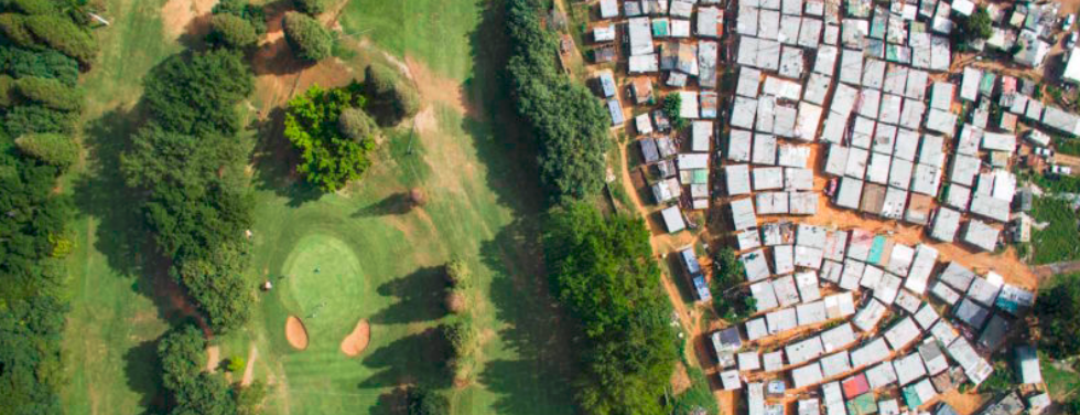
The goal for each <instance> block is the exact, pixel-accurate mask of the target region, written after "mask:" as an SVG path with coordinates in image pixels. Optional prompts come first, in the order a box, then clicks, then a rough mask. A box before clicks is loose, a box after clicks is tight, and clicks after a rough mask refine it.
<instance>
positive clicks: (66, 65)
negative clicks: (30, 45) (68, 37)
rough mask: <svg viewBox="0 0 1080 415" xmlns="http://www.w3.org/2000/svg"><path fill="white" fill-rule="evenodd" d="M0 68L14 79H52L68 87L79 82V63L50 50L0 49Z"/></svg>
mask: <svg viewBox="0 0 1080 415" xmlns="http://www.w3.org/2000/svg"><path fill="white" fill-rule="evenodd" d="M0 68H4V69H3V71H4V72H6V73H7V74H8V75H11V76H12V77H15V78H26V77H31V76H35V77H38V78H52V79H56V80H59V81H60V82H63V83H64V85H68V86H75V83H77V82H78V81H79V63H78V62H76V61H75V60H74V59H71V58H69V57H67V56H66V55H64V54H62V53H60V52H57V51H55V50H52V49H46V50H42V51H32V50H28V49H22V48H17V47H4V48H0Z"/></svg>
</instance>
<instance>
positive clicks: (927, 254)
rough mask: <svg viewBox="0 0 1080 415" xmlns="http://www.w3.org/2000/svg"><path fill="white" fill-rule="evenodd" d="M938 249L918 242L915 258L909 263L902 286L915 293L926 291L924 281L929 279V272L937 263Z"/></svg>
mask: <svg viewBox="0 0 1080 415" xmlns="http://www.w3.org/2000/svg"><path fill="white" fill-rule="evenodd" d="M938 254H939V253H938V251H937V250H936V249H934V248H932V247H930V246H928V245H924V244H919V245H917V246H916V247H915V260H914V261H912V263H911V270H910V271H908V275H907V280H906V281H905V282H904V288H907V289H908V290H911V292H914V293H916V294H923V293H925V292H926V283H927V282H928V281H929V280H930V273H931V272H933V271H934V264H936V263H937V258H938Z"/></svg>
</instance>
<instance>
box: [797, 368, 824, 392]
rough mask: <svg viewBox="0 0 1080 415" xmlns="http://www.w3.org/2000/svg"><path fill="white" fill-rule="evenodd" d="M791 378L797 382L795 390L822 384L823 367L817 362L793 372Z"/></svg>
mask: <svg viewBox="0 0 1080 415" xmlns="http://www.w3.org/2000/svg"><path fill="white" fill-rule="evenodd" d="M791 378H792V379H794V380H795V388H796V389H801V388H804V387H807V386H812V385H816V384H818V383H821V380H822V378H823V375H822V373H821V365H819V364H818V363H817V362H814V363H813V364H809V365H806V366H803V367H800V368H797V369H795V370H792V371H791Z"/></svg>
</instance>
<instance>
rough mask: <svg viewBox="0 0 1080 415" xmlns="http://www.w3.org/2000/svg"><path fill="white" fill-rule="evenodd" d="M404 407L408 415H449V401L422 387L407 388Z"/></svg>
mask: <svg viewBox="0 0 1080 415" xmlns="http://www.w3.org/2000/svg"><path fill="white" fill-rule="evenodd" d="M405 405H406V413H407V414H408V415H449V414H450V400H449V399H446V396H443V395H442V394H440V393H438V392H436V391H433V390H430V389H427V388H424V387H422V386H414V387H411V388H409V390H408V392H406V395H405Z"/></svg>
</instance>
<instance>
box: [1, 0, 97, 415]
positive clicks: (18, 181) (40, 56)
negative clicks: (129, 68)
mask: <svg viewBox="0 0 1080 415" xmlns="http://www.w3.org/2000/svg"><path fill="white" fill-rule="evenodd" d="M79 17H84V16H80V15H79V14H78V13H76V12H70V11H65V10H64V9H62V8H61V7H60V2H53V1H45V0H7V1H0V212H2V213H3V214H0V413H26V414H30V413H33V414H60V413H62V410H63V408H61V406H60V400H59V396H58V393H59V389H60V387H61V386H62V385H63V373H62V371H63V367H62V364H61V357H60V340H61V336H62V334H63V329H64V313H66V311H67V308H68V305H67V303H66V301H65V300H64V294H63V291H64V269H63V266H62V258H63V257H64V256H65V255H67V254H68V252H70V250H71V247H72V243H73V242H72V240H71V238H70V236H69V234H68V232H67V230H66V229H65V222H66V220H67V219H68V218H69V217H70V216H71V215H72V208H71V202H70V200H69V198H68V197H66V196H63V195H58V194H55V192H54V191H53V189H54V188H55V186H56V181H57V178H58V177H59V175H60V174H62V173H63V171H64V170H65V169H66V168H68V167H70V166H71V165H72V164H74V163H75V162H76V161H77V160H78V158H79V148H78V145H77V142H76V140H75V139H74V138H73V137H71V134H70V133H71V132H72V131H73V130H74V129H75V121H76V119H77V118H78V116H79V114H78V111H79V110H80V109H81V107H82V101H83V97H82V94H81V93H80V92H79V89H78V88H77V83H78V77H79V71H80V70H81V69H86V68H88V67H89V64H90V63H91V61H92V60H93V57H94V55H95V54H96V50H97V47H96V44H95V43H94V40H93V36H92V35H91V34H90V32H89V28H88V27H86V23H87V22H86V21H85V20H84V19H80V18H79Z"/></svg>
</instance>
